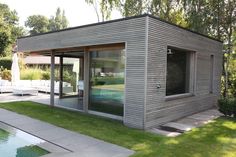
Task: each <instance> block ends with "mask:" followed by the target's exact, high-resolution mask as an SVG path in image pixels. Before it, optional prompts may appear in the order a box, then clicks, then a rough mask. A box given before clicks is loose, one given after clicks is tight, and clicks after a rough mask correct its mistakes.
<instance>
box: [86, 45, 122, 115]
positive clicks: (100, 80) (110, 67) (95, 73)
mask: <svg viewBox="0 0 236 157" xmlns="http://www.w3.org/2000/svg"><path fill="white" fill-rule="evenodd" d="M89 72H90V91H89V93H90V94H89V110H93V111H98V112H104V113H109V114H114V115H119V116H123V106H124V87H125V84H124V83H125V82H124V78H125V52H124V50H123V49H120V50H105V51H92V52H90V68H89Z"/></svg>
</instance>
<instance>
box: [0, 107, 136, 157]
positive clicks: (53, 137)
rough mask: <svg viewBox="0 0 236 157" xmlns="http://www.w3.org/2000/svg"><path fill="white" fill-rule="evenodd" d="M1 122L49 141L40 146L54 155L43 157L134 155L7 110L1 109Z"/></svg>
mask: <svg viewBox="0 0 236 157" xmlns="http://www.w3.org/2000/svg"><path fill="white" fill-rule="evenodd" d="M0 121H1V122H3V123H5V124H8V125H11V126H13V127H15V128H18V129H20V130H22V131H25V132H27V133H30V134H32V135H34V136H36V137H39V138H41V139H43V140H45V141H47V142H48V144H42V145H40V146H41V147H42V148H44V149H46V150H49V151H50V152H52V153H50V154H48V155H44V156H43V157H78V156H79V157H128V156H130V155H132V154H133V153H134V151H132V150H129V149H126V148H123V147H120V146H117V145H114V144H111V143H107V142H104V141H101V140H98V139H95V138H92V137H89V136H86V135H82V134H79V133H76V132H72V131H69V130H66V129H63V128H60V127H57V126H54V125H51V124H49V123H45V122H42V121H40V120H36V119H32V118H30V117H27V116H24V115H20V114H17V113H14V112H11V111H8V110H5V109H0Z"/></svg>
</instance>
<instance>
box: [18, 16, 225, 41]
mask: <svg viewBox="0 0 236 157" xmlns="http://www.w3.org/2000/svg"><path fill="white" fill-rule="evenodd" d="M146 16H148V17H151V18H154V19H156V20H159V21H161V22H164V23H167V24H170V25H172V26H175V27H178V28H181V29H184V30H186V31H189V32H192V33H194V34H198V35H201V36H203V37H206V38H209V39H211V40H215V41H218V42H221V43H223V41H221V40H219V39H216V38H213V37H210V36H208V35H205V34H202V33H199V32H196V31H193V30H191V29H189V28H185V27H182V26H179V25H176V24H174V23H171V22H168V21H166V20H163V19H161V18H159V17H156V16H154V15H151V14H142V15H137V16H131V17H125V18H120V19H115V20H109V21H104V22H97V23H92V24H86V25H81V26H75V27H69V28H65V29H61V30H56V31H50V32H45V33H39V34H35V35H27V36H22V37H18V38H17V39H23V38H28V37H35V36H40V35H45V34H51V33H56V32H63V31H68V30H73V29H78V28H84V27H90V26H97V25H102V24H107V23H112V22H119V21H125V20H130V19H135V18H141V17H146Z"/></svg>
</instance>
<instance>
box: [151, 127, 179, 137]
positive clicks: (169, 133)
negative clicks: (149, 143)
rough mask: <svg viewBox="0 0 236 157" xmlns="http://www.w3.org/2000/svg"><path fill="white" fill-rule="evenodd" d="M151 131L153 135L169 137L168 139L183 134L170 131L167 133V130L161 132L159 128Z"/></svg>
mask: <svg viewBox="0 0 236 157" xmlns="http://www.w3.org/2000/svg"><path fill="white" fill-rule="evenodd" d="M149 131H150V132H152V133H155V134H159V135H164V136H168V137H176V136H179V135H181V133H179V132H170V131H165V130H161V129H158V128H152V129H151V130H149Z"/></svg>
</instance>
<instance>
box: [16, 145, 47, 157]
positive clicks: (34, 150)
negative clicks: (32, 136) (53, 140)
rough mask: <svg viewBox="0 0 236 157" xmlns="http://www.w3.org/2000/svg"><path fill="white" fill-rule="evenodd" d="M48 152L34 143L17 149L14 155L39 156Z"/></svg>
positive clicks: (22, 156)
mask: <svg viewBox="0 0 236 157" xmlns="http://www.w3.org/2000/svg"><path fill="white" fill-rule="evenodd" d="M48 153H49V152H48V151H46V150H44V149H42V148H40V147H39V146H36V145H29V146H24V147H20V148H18V149H17V152H16V157H33V156H34V157H39V156H43V155H46V154H48Z"/></svg>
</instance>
